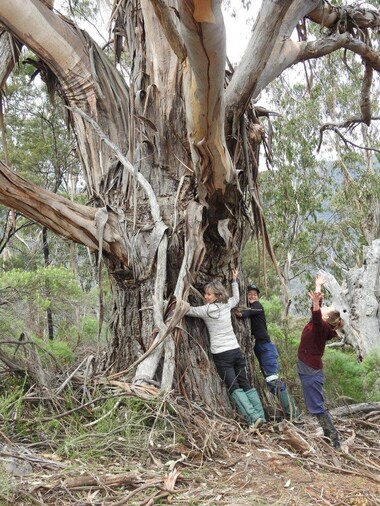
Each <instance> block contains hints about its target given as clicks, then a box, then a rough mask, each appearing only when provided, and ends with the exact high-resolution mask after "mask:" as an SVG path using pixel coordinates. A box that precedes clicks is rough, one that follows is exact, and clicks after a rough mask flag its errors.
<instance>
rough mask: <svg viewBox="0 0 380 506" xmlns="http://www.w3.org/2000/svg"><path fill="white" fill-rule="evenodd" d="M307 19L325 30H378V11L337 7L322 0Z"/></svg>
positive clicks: (348, 6)
mask: <svg viewBox="0 0 380 506" xmlns="http://www.w3.org/2000/svg"><path fill="white" fill-rule="evenodd" d="M307 17H308V18H309V19H310V20H311V21H313V22H314V23H318V24H319V25H322V26H325V27H327V28H335V27H336V28H339V29H342V28H343V29H344V30H346V29H351V28H361V29H363V28H372V29H374V30H378V29H379V25H380V14H379V12H378V11H375V10H373V9H369V8H368V7H360V6H359V5H357V4H356V5H345V6H342V7H337V6H334V5H331V4H330V3H328V2H325V1H324V0H320V2H319V5H318V7H317V8H316V9H314V10H313V11H311V12H310V13H309V14H308V15H307Z"/></svg>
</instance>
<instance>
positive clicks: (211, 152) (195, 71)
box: [180, 0, 235, 203]
mask: <svg viewBox="0 0 380 506" xmlns="http://www.w3.org/2000/svg"><path fill="white" fill-rule="evenodd" d="M180 18H181V33H182V37H183V39H184V41H185V44H186V49H187V54H188V63H189V64H188V65H187V66H186V67H185V76H184V88H185V99H186V114H187V118H186V119H187V127H188V137H189V142H190V147H191V151H192V159H193V166H194V171H195V174H196V176H197V179H198V191H199V196H200V200H201V202H202V203H205V202H206V201H207V202H210V198H211V199H212V197H213V195H215V194H216V193H220V194H222V195H223V194H224V193H225V191H226V187H227V184H228V183H229V182H231V181H232V180H233V179H234V177H235V171H234V170H233V166H232V162H231V159H230V155H229V153H228V149H227V146H226V143H225V137H224V117H225V109H224V77H225V64H226V37H225V27H224V22H223V16H222V12H221V5H220V2H219V0H210V1H209V2H203V3H202V2H200V1H198V2H193V1H192V0H186V1H183V2H180Z"/></svg>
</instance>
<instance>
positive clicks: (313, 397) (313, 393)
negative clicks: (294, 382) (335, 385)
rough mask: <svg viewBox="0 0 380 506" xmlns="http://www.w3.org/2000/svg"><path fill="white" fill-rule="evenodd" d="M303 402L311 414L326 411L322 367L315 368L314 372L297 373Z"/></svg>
mask: <svg viewBox="0 0 380 506" xmlns="http://www.w3.org/2000/svg"><path fill="white" fill-rule="evenodd" d="M298 375H299V377H300V380H301V385H302V390H303V396H304V399H305V404H306V407H307V409H308V410H309V412H310V413H311V414H312V415H320V414H322V413H324V412H325V411H326V408H325V400H324V398H323V372H322V369H316V373H315V374H302V373H300V372H299V373H298Z"/></svg>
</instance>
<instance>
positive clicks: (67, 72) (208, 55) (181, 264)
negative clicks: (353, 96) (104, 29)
mask: <svg viewBox="0 0 380 506" xmlns="http://www.w3.org/2000/svg"><path fill="white" fill-rule="evenodd" d="M49 6H50V7H51V5H50V4H49V5H46V4H45V2H41V1H39V0H27V1H25V0H13V1H12V3H9V2H8V1H6V0H0V20H1V22H2V23H3V25H4V26H5V27H6V29H7V30H8V32H9V33H11V34H12V36H13V37H14V39H13V40H14V41H17V44H20V43H21V44H25V45H27V46H28V48H29V49H30V50H31V51H33V52H34V53H35V54H36V55H37V56H38V61H36V66H38V68H39V69H40V70H41V71H42V73H43V74H44V75H45V77H48V78H49V82H53V81H54V83H55V88H56V89H57V90H58V92H59V93H60V95H61V97H62V98H63V101H64V103H65V105H66V106H67V110H68V114H69V119H70V122H71V125H72V128H73V130H74V132H75V136H76V139H77V147H78V157H79V159H80V161H81V165H82V169H83V177H84V180H85V182H86V190H87V194H88V200H89V204H91V205H80V204H77V203H73V202H71V201H70V200H68V199H67V198H64V197H62V196H60V195H55V194H52V193H50V192H48V191H46V190H41V189H40V188H38V187H37V186H36V185H35V184H33V183H32V182H30V181H27V180H25V179H23V178H21V177H20V176H19V175H18V174H16V173H15V172H12V171H11V170H10V168H9V167H7V166H6V165H5V164H4V163H2V164H1V171H0V202H1V203H3V204H5V205H7V206H9V207H12V208H14V209H16V210H18V211H19V212H20V213H22V214H24V215H25V216H28V217H29V218H31V219H33V220H35V221H37V222H39V223H41V224H42V225H44V226H46V227H47V228H49V229H50V230H52V231H54V232H55V233H57V234H59V235H63V236H65V237H68V238H70V239H71V240H73V241H75V242H79V243H82V244H84V245H85V246H87V247H89V248H90V249H92V250H93V251H96V252H97V254H98V257H99V260H100V259H102V258H103V260H104V262H105V264H106V267H107V270H108V272H109V274H110V281H111V288H112V294H113V314H112V318H111V323H110V327H111V330H112V332H113V335H114V340H113V342H112V347H111V352H110V354H109V365H111V366H112V367H113V368H114V369H115V370H116V371H120V370H125V369H126V368H127V369H128V371H129V373H130V374H133V372H134V371H135V366H136V365H137V361H136V359H138V362H139V365H138V367H137V370H136V373H135V380H141V381H147V382H149V381H151V380H152V379H153V378H154V377H155V375H156V373H158V376H159V379H160V381H161V388H162V389H163V390H168V389H170V388H172V385H173V381H174V384H175V386H176V387H177V388H178V390H180V391H182V392H183V393H186V395H188V396H190V397H201V398H202V399H203V400H205V401H206V402H207V403H209V404H211V405H217V404H220V402H221V401H220V399H221V396H220V393H221V392H220V389H221V386H220V383H219V380H217V378H216V375H213V374H211V372H212V370H211V366H210V362H209V360H208V358H207V354H205V353H204V351H203V350H204V349H207V344H206V341H207V339H206V337H205V332H204V329H203V328H201V327H200V325H199V324H198V323H193V324H192V326H191V327H190V324H189V323H188V324H187V330H188V333H187V334H182V335H181V339H179V335H180V334H179V331H178V329H176V324H177V323H178V321H179V320H180V319H181V317H182V316H183V314H182V307H181V305H180V304H179V305H177V306H176V307H175V309H174V313H173V306H172V304H171V302H172V301H173V300H178V299H182V298H187V297H188V296H189V295H190V296H191V297H195V298H196V299H197V300H198V301H199V295H198V293H199V290H200V288H201V286H202V285H203V284H204V282H205V281H208V280H209V279H210V278H211V277H220V278H221V279H222V280H224V281H226V279H227V277H228V273H229V270H230V268H231V267H232V266H235V265H237V264H238V263H239V262H240V252H241V249H242V246H243V244H244V242H245V240H246V238H247V226H248V225H249V226H251V227H252V229H253V230H254V231H255V232H256V233H258V234H261V236H262V238H263V243H264V244H265V245H266V247H267V248H268V250H269V252H270V253H271V254H272V251H271V248H270V243H269V240H268V236H267V231H266V226H265V222H264V219H263V213H262V207H261V205H260V201H259V199H258V190H257V173H258V153H259V151H258V150H259V145H260V142H261V141H262V139H263V129H262V127H261V126H260V123H259V116H260V114H261V113H262V111H260V109H259V108H255V107H254V106H253V103H252V99H256V98H257V97H258V96H259V94H260V92H261V90H262V89H264V88H265V87H266V86H267V85H268V84H269V83H270V82H271V81H273V79H275V78H276V77H277V76H279V75H280V74H281V73H282V72H283V71H284V70H285V69H286V68H288V67H290V66H292V65H295V64H297V63H299V62H302V61H305V60H308V59H311V58H318V57H321V56H324V55H326V54H329V53H331V52H333V51H335V50H337V49H339V48H342V47H343V48H345V49H346V50H348V51H352V52H354V53H356V54H358V55H360V57H361V58H362V59H363V61H364V62H365V65H366V68H367V69H368V68H373V69H375V70H378V69H379V68H380V67H379V58H378V53H377V52H376V51H375V50H374V49H373V48H372V45H371V44H376V41H375V40H373V42H371V41H372V38H371V33H370V30H371V28H375V29H377V26H378V12H377V11H376V10H375V9H369V8H367V9H365V8H360V9H359V8H357V7H354V6H347V7H338V6H334V5H330V4H329V3H325V2H323V1H320V0H308V1H304V0H302V1H301V0H286V1H284V2H280V3H278V2H274V1H269V2H263V3H262V6H261V10H260V12H259V15H258V16H257V18H256V21H255V24H254V27H253V31H252V37H251V39H250V41H249V44H248V47H247V49H246V51H245V53H244V55H243V57H242V59H241V62H240V63H239V65H238V66H237V68H236V69H233V72H232V71H231V72H230V73H229V77H228V79H227V83H226V75H225V62H226V49H225V31H224V24H223V17H222V13H221V5H220V2H219V1H217V0H209V1H207V2H204V1H200V0H186V1H178V2H174V4H173V5H171V7H174V8H172V9H169V6H168V4H166V2H163V1H161V0H160V1H158V0H154V1H148V0H141V1H139V2H135V1H122V2H115V3H114V6H113V10H112V16H111V19H112V21H113V26H114V30H113V55H112V57H113V58H112V59H113V61H116V63H117V64H118V66H119V68H120V65H121V62H122V60H121V54H122V53H123V52H126V53H127V54H128V57H129V59H130V60H129V66H128V80H126V79H124V77H123V72H122V71H118V70H117V69H116V67H115V66H114V65H113V63H112V62H111V58H110V56H111V54H110V52H111V49H110V46H107V47H106V48H105V49H104V50H102V49H101V48H100V47H99V46H97V45H96V44H95V43H94V41H93V40H92V39H91V37H90V36H89V35H88V34H87V33H85V32H84V31H83V30H80V29H78V28H77V26H76V25H75V24H72V23H70V22H69V21H68V20H67V19H65V18H64V17H63V16H61V15H59V14H58V13H56V12H55V11H53V10H51V9H50V8H49ZM306 16H307V17H308V19H309V20H310V21H311V22H316V23H319V24H323V27H324V29H323V30H322V32H321V35H320V37H319V38H318V39H317V40H313V41H311V42H308V41H306V39H305V40H303V41H301V42H297V41H295V40H293V39H292V38H291V35H292V33H293V31H294V29H295V28H296V26H297V25H298V24H299V23H300V21H301V22H302V20H304V19H305V17H306ZM305 23H306V22H303V27H304V28H305V27H306V24H305ZM307 23H308V22H307ZM363 34H365V36H363ZM304 35H305V37H306V35H307V32H306V31H304ZM4 41H6V43H7V44H8V46H7V47H5V46H4V53H3V54H7V53H6V51H8V56H9V58H6V57H4V58H3V59H2V62H3V64H4V65H3V68H2V71H1V72H0V75H1V76H2V79H1V82H2V83H3V82H4V79H5V77H6V76H7V75H8V73H9V71H10V68H11V67H12V63H11V62H12V61H14V59H12V56H13V54H14V51H13V53H12V51H11V50H10V47H9V39H8V38H7V39H4ZM15 44H16V43H15ZM17 44H16V45H17ZM367 112H368V111H367ZM264 114H265V111H264ZM366 117H367V118H368V114H367V116H366ZM272 256H273V254H272ZM169 317H170V318H169ZM152 330H153V332H152ZM189 336H190V338H189ZM194 337H197V339H194ZM164 338H165V339H164ZM152 341H155V349H154V351H153V352H152V348H151V344H152ZM249 346H250V343H249V341H248V342H243V347H246V348H247V349H248V348H249ZM161 357H162V358H163V360H161ZM143 359H144V360H143ZM159 366H160V368H159V369H158V367H159Z"/></svg>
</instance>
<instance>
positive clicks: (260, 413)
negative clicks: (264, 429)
mask: <svg viewBox="0 0 380 506" xmlns="http://www.w3.org/2000/svg"><path fill="white" fill-rule="evenodd" d="M245 394H246V396H247V397H248V399H249V402H250V403H251V404H252V407H253V409H254V410H255V413H256V417H257V418H261V419H262V420H263V422H266V420H265V414H264V409H263V405H262V404H261V401H260V397H259V394H258V393H257V390H256V388H251V390H247V392H245Z"/></svg>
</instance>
